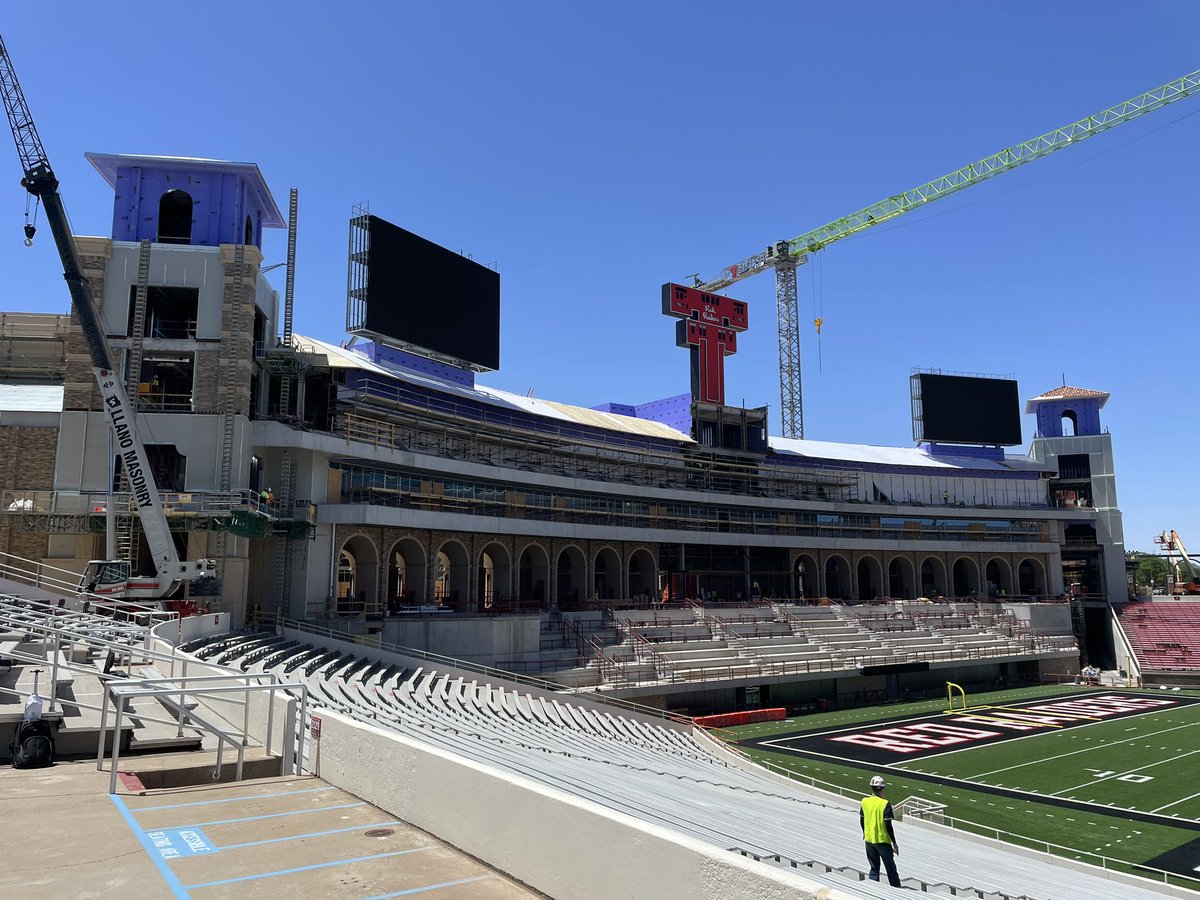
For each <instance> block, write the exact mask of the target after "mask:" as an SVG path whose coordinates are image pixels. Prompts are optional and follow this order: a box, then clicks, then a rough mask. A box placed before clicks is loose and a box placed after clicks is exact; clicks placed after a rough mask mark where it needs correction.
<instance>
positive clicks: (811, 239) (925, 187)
mask: <svg viewBox="0 0 1200 900" xmlns="http://www.w3.org/2000/svg"><path fill="white" fill-rule="evenodd" d="M1198 89H1200V70H1198V71H1195V72H1190V73H1188V74H1187V75H1182V76H1180V77H1179V78H1176V79H1174V80H1172V81H1168V82H1167V83H1166V84H1162V85H1159V86H1158V87H1156V88H1153V89H1152V90H1149V91H1146V92H1144V93H1142V94H1139V95H1138V96H1136V97H1131V98H1130V99H1128V100H1124V101H1122V102H1120V103H1118V104H1116V105H1114V106H1110V107H1108V108H1107V109H1104V110H1101V111H1100V112H1098V113H1095V114H1093V115H1090V116H1088V117H1087V118H1085V119H1080V120H1079V121H1076V122H1072V123H1070V124H1069V125H1064V126H1063V127H1061V128H1056V129H1054V130H1053V131H1049V132H1046V133H1045V134H1041V135H1038V136H1037V137H1033V138H1030V139H1029V140H1027V141H1023V142H1022V143H1020V144H1015V145H1014V146H1012V147H1006V148H1004V149H1003V150H1001V151H999V152H998V153H993V154H992V155H991V156H986V157H984V158H983V159H981V160H978V161H977V162H973V163H971V164H969V165H966V166H963V167H962V168H960V169H955V170H954V171H953V172H950V173H949V174H947V175H943V176H942V177H940V178H935V179H934V180H933V181H929V182H926V183H925V184H922V185H920V186H918V187H915V188H912V189H911V190H907V191H904V192H903V193H900V194H894V195H893V196H891V197H887V198H885V199H883V200H880V201H879V202H877V203H872V204H871V205H870V206H866V207H864V208H863V209H860V210H858V211H857V212H853V213H850V215H848V216H842V217H841V218H839V219H834V220H833V221H832V222H829V223H827V224H825V225H822V226H821V227H820V228H814V229H813V230H812V231H807V232H805V233H804V234H802V235H800V236H799V237H794V238H792V239H791V240H786V241H777V242H776V243H774V244H772V245H770V246H768V247H767V248H766V249H765V250H763V251H761V252H759V253H755V254H754V255H752V256H748V257H746V258H745V259H743V260H740V261H738V262H735V263H733V264H732V265H728V266H726V267H725V268H724V269H722V270H721V271H720V272H718V273H717V274H716V276H715V277H713V278H711V279H710V280H708V281H705V282H703V283H701V282H697V284H696V287H698V288H699V289H700V290H702V291H706V292H708V293H717V292H719V291H722V290H724V289H725V288H728V287H729V286H730V285H732V284H736V283H737V282H739V281H742V280H744V279H746V278H749V277H750V276H752V275H757V274H758V273H759V272H762V271H764V270H765V269H774V270H775V307H776V314H777V317H778V324H779V392H780V414H781V416H782V420H783V421H782V424H783V436H784V437H790V438H803V437H804V414H803V402H802V401H803V397H802V393H801V384H800V330H799V315H800V313H799V303H798V297H797V293H796V267H797V266H800V265H803V264H804V263H806V262H808V254H809V253H815V252H816V251H818V250H822V249H824V248H825V247H828V246H829V245H830V244H832V243H834V242H835V241H840V240H842V239H843V238H848V237H852V236H853V235H856V234H859V233H861V232H863V231H866V230H867V229H868V228H874V227H875V226H876V225H882V224H883V223H884V222H888V221H891V220H892V219H895V218H896V217H897V216H901V215H903V214H904V213H906V212H911V211H912V210H914V209H919V208H920V207H922V206H924V205H926V204H927V203H930V202H932V201H934V200H939V199H941V198H942V197H948V196H950V195H951V194H955V193H957V192H958V191H961V190H963V189H965V188H968V187H971V186H972V185H976V184H979V183H981V182H984V181H987V180H988V179H990V178H995V177H996V176H997V175H1003V174H1004V173H1005V172H1011V171H1012V170H1013V169H1015V168H1017V167H1018V166H1023V165H1025V164H1026V163H1031V162H1033V161H1034V160H1037V159H1042V158H1043V157H1046V156H1049V155H1050V154H1051V153H1055V152H1057V151H1058V150H1062V149H1064V148H1066V147H1070V146H1073V145H1074V144H1077V143H1079V142H1080V141H1082V140H1085V139H1086V138H1090V137H1094V136H1095V135H1097V134H1100V133H1102V132H1105V131H1108V130H1110V129H1112V128H1116V127H1117V126H1118V125H1123V124H1124V123H1126V122H1129V121H1132V120H1133V119H1136V118H1138V117H1139V116H1144V115H1145V114H1146V113H1150V112H1153V111H1154V110H1156V109H1161V108H1162V107H1164V106H1166V105H1167V104H1169V103H1174V102H1175V101H1176V100H1182V99H1183V98H1185V97H1190V96H1191V95H1192V94H1193V93H1196V91H1197V90H1198Z"/></svg>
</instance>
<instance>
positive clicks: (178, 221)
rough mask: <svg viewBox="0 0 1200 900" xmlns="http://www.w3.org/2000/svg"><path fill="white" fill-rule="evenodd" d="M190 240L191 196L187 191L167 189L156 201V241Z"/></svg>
mask: <svg viewBox="0 0 1200 900" xmlns="http://www.w3.org/2000/svg"><path fill="white" fill-rule="evenodd" d="M191 242H192V197H191V195H190V194H189V193H188V192H187V191H179V190H175V191H167V192H166V193H165V194H163V195H162V197H161V198H160V199H159V201H158V243H160V244H190V243H191Z"/></svg>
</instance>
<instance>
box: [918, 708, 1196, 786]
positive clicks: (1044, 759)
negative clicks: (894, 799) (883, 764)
mask: <svg viewBox="0 0 1200 900" xmlns="http://www.w3.org/2000/svg"><path fill="white" fill-rule="evenodd" d="M1156 712H1157V710H1156ZM1148 715H1153V713H1149V714H1148ZM1109 721H1110V722H1111V721H1112V720H1109ZM1091 724H1092V725H1104V724H1107V723H1106V722H1104V721H1103V720H1101V721H1100V722H1092V723H1091ZM1197 725H1200V722H1188V723H1187V724H1186V725H1176V726H1174V727H1172V728H1164V729H1163V730H1162V731H1152V732H1150V733H1149V734H1142V735H1138V736H1136V737H1128V738H1123V739H1122V740H1119V741H1108V742H1106V743H1103V744H1097V745H1096V746H1095V747H1084V748H1083V749H1082V750H1072V751H1070V752H1069V753H1060V754H1059V755H1058V756H1043V757H1042V758H1041V759H1035V760H1030V761H1029V762H1023V763H1018V764H1017V765H1015V766H1006V767H1005V768H1003V769H993V770H992V771H991V772H979V773H977V774H975V775H970V776H968V777H970V778H986V777H988V776H989V775H999V774H1000V773H1001V772H1011V771H1012V770H1013V769H1023V768H1025V767H1026V766H1036V765H1039V764H1040V763H1044V762H1051V761H1053V760H1056V759H1066V758H1067V757H1068V756H1077V755H1079V754H1080V753H1091V752H1092V751H1093V750H1104V749H1105V748H1107V747H1115V746H1117V745H1118V744H1127V743H1129V742H1130V741H1144V740H1146V738H1151V737H1157V736H1158V735H1160V734H1169V733H1170V732H1172V731H1178V730H1179V729H1181V728H1195V727H1196V726H1197ZM1087 727H1089V726H1088V725H1076V726H1074V729H1072V730H1075V729H1079V728H1087ZM1055 733H1058V734H1061V732H1055ZM1042 734H1046V732H1042ZM1028 737H1034V735H1028ZM1005 743H1008V742H1005ZM923 759H929V757H927V756H926V757H924V758H923ZM915 761H916V760H914V762H915Z"/></svg>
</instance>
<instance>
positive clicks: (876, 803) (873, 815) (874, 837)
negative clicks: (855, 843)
mask: <svg viewBox="0 0 1200 900" xmlns="http://www.w3.org/2000/svg"><path fill="white" fill-rule="evenodd" d="M887 805H888V801H886V800H884V799H883V798H882V797H876V796H874V795H872V796H870V797H863V799H862V817H863V840H864V841H866V842H867V843H868V844H890V843H891V842H892V839H891V838H890V837H889V836H888V833H887V827H886V826H885V825H884V824H883V811H884V810H885V809H887Z"/></svg>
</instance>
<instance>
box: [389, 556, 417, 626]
mask: <svg viewBox="0 0 1200 900" xmlns="http://www.w3.org/2000/svg"><path fill="white" fill-rule="evenodd" d="M387 579H388V587H387V607H388V612H389V613H391V614H392V615H395V614H397V613H398V612H400V607H401V606H416V605H417V603H418V602H419V601H421V600H424V599H425V598H424V596H423V595H424V593H425V550H424V549H423V548H422V547H421V545H420V543H419V542H417V541H415V540H413V539H412V538H403V539H402V540H399V541H397V542H396V544H395V546H393V547H392V551H391V553H389V554H388V557H387Z"/></svg>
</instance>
